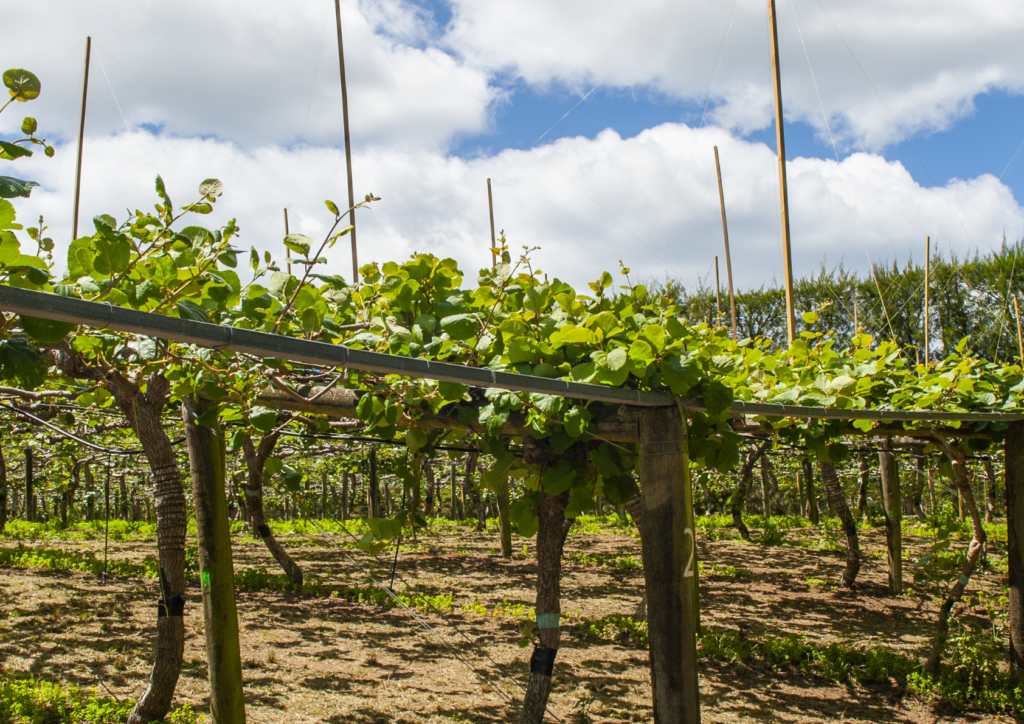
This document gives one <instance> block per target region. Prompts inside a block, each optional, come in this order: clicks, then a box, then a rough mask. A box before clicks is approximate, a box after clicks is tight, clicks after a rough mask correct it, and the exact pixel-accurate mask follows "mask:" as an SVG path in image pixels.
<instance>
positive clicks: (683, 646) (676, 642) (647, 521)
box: [638, 407, 700, 724]
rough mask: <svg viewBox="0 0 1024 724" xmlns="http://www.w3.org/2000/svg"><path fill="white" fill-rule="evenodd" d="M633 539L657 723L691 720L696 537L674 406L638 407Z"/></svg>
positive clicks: (691, 723) (695, 712)
mask: <svg viewBox="0 0 1024 724" xmlns="http://www.w3.org/2000/svg"><path fill="white" fill-rule="evenodd" d="M638 416H639V422H640V444H639V456H640V481H641V486H640V488H641V505H642V517H641V521H642V526H643V530H642V532H641V536H640V538H641V541H642V543H641V545H642V549H643V560H644V580H645V582H646V591H647V622H648V624H647V625H648V630H649V632H650V638H649V640H650V656H651V689H652V695H653V699H654V721H655V722H657V723H658V724H698V722H700V689H699V686H698V677H697V620H698V619H697V617H698V610H699V608H698V607H699V600H698V590H697V543H696V539H695V537H694V531H693V491H692V489H691V483H690V460H689V455H688V452H687V448H686V436H685V434H684V433H685V430H684V429H683V427H682V425H683V424H684V421H683V420H682V415H681V413H680V410H678V409H676V408H671V407H658V408H648V409H644V410H642V411H640V412H639V415H638Z"/></svg>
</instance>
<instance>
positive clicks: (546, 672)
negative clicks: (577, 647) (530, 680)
mask: <svg viewBox="0 0 1024 724" xmlns="http://www.w3.org/2000/svg"><path fill="white" fill-rule="evenodd" d="M557 653H558V649H548V648H545V647H543V646H535V647H534V649H533V656H531V657H530V673H531V674H540V675H541V676H551V674H552V672H554V670H555V654H557Z"/></svg>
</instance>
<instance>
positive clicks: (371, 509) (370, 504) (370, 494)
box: [366, 447, 380, 518]
mask: <svg viewBox="0 0 1024 724" xmlns="http://www.w3.org/2000/svg"><path fill="white" fill-rule="evenodd" d="M369 459H370V474H369V475H368V476H367V477H368V478H369V485H368V486H367V488H366V514H367V515H368V516H370V517H371V518H379V517H380V491H379V490H378V489H377V487H378V486H377V448H373V447H371V448H370V455H369Z"/></svg>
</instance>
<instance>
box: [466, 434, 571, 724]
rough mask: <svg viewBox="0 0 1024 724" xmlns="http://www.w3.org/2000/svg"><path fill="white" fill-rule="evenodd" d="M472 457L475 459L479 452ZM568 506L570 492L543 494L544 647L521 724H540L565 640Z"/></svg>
mask: <svg viewBox="0 0 1024 724" xmlns="http://www.w3.org/2000/svg"><path fill="white" fill-rule="evenodd" d="M471 454H472V455H474V456H475V453H471ZM568 503H569V493H568V491H566V492H564V493H562V494H561V495H555V496H552V495H548V494H547V493H541V503H540V507H539V509H538V510H537V515H538V517H539V518H540V521H539V528H538V529H537V603H536V606H535V609H534V610H535V611H536V613H537V619H538V635H539V638H540V645H539V646H537V647H536V648H535V649H534V652H533V657H532V659H531V661H530V681H529V684H528V685H527V688H526V695H525V697H524V699H523V711H522V715H521V716H520V719H519V721H520V724H540V722H541V720H542V719H543V718H544V710H545V709H546V708H547V705H548V697H549V696H550V694H551V671H550V664H553V662H554V658H555V655H556V653H557V651H558V646H559V642H560V640H561V628H560V626H559V625H558V621H559V618H560V616H561V613H562V601H561V587H560V579H561V575H562V548H563V546H564V543H565V533H566V530H567V528H566V526H565V506H566V505H567V504H568ZM542 617H546V618H542ZM540 623H543V624H545V625H544V627H540V625H539V624H540ZM551 624H554V625H551Z"/></svg>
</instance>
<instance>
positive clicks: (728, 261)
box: [715, 146, 736, 340]
mask: <svg viewBox="0 0 1024 724" xmlns="http://www.w3.org/2000/svg"><path fill="white" fill-rule="evenodd" d="M715 173H717V174H718V201H719V204H720V205H721V207H722V236H724V237H725V275H726V276H727V277H729V310H730V311H731V312H732V338H733V339H734V340H735V339H736V295H735V294H734V293H733V289H732V255H731V254H730V253H729V222H728V221H726V218H725V190H724V189H723V187H722V164H721V163H719V161H718V146H715Z"/></svg>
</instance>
